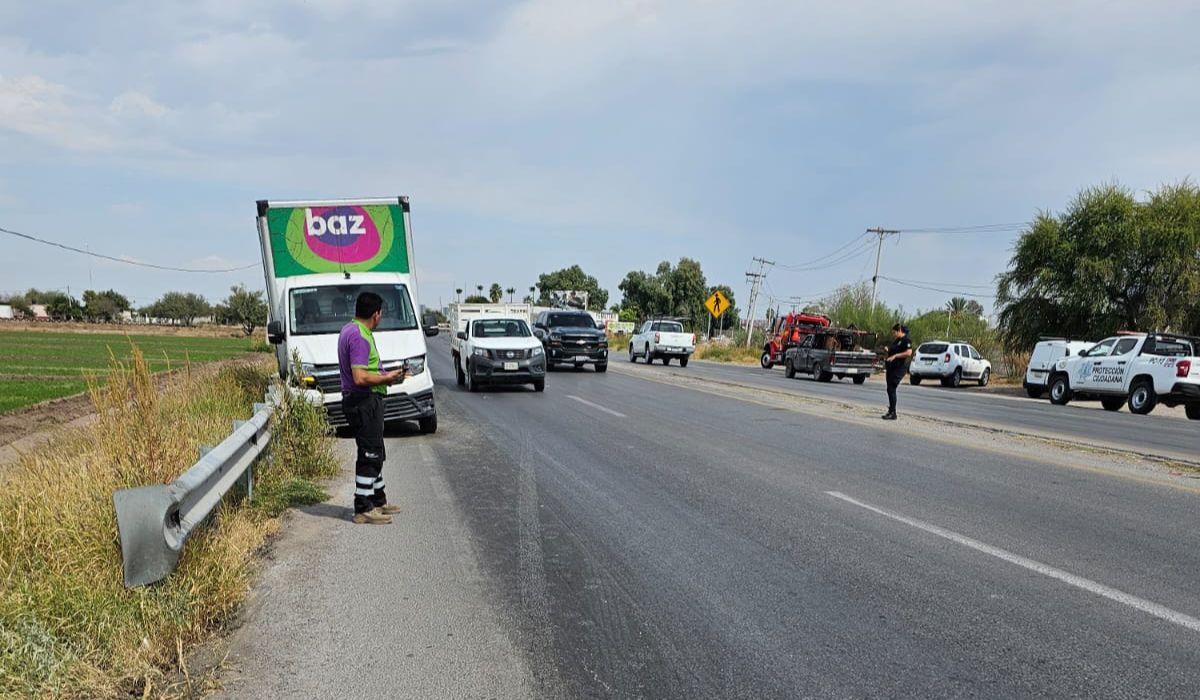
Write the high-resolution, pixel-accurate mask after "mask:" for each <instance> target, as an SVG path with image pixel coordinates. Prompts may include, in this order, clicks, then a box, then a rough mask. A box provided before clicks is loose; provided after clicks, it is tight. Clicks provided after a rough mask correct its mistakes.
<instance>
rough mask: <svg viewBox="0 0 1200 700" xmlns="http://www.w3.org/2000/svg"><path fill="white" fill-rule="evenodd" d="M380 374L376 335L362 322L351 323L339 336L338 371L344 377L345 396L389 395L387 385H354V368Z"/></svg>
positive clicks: (343, 388)
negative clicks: (369, 393)
mask: <svg viewBox="0 0 1200 700" xmlns="http://www.w3.org/2000/svg"><path fill="white" fill-rule="evenodd" d="M354 367H359V368H362V369H365V370H367V371H368V372H374V373H376V374H378V373H379V352H378V351H377V350H376V349H375V334H374V333H372V332H371V329H370V328H367V327H366V326H364V325H363V324H362V322H360V321H357V320H355V321H351V322H350V323H347V324H346V325H345V327H344V328H342V332H341V334H339V335H338V369H339V370H340V371H341V375H342V393H343V394H365V393H368V392H371V391H374V392H375V393H377V394H387V385H385V384H380V385H378V386H372V387H365V386H358V385H357V384H355V383H354V372H353V371H352V368H354Z"/></svg>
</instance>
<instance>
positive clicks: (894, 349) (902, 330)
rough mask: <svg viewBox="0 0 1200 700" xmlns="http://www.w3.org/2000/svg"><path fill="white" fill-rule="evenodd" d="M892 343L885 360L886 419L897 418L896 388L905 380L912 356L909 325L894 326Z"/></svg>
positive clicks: (884, 417)
mask: <svg viewBox="0 0 1200 700" xmlns="http://www.w3.org/2000/svg"><path fill="white" fill-rule="evenodd" d="M892 338H893V339H892V344H891V345H890V346H888V350H887V353H888V354H887V359H886V360H885V361H884V367H885V371H886V372H887V395H888V411H887V413H885V414H883V419H884V420H896V389H897V388H898V387H899V386H900V382H902V381H904V375H905V374H906V373H907V372H908V358H910V357H912V353H913V351H912V341H911V340H909V338H908V326H902V325H900V324H899V323H897V324H896V325H894V326H892Z"/></svg>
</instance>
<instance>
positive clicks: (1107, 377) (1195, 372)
mask: <svg viewBox="0 0 1200 700" xmlns="http://www.w3.org/2000/svg"><path fill="white" fill-rule="evenodd" d="M1198 354H1200V338H1191V337H1188V336H1180V335H1171V334H1165V333H1124V334H1121V335H1116V336H1113V337H1111V338H1105V339H1104V340H1102V341H1100V342H1099V343H1097V344H1096V345H1093V346H1092V347H1090V348H1088V349H1086V350H1080V351H1079V353H1078V354H1077V355H1076V356H1074V357H1066V358H1063V359H1060V360H1058V362H1056V363H1055V365H1054V369H1053V370H1052V371H1051V373H1050V382H1049V386H1050V401H1051V402H1052V403H1054V404H1057V405H1059V406H1062V405H1064V404H1066V403H1067V402H1069V401H1071V400H1072V399H1073V398H1079V397H1086V398H1098V399H1100V403H1101V404H1103V406H1104V408H1105V409H1106V410H1109V411H1119V410H1121V406H1122V405H1124V404H1126V403H1128V405H1129V410H1130V411H1132V412H1133V413H1137V414H1141V415H1145V414H1147V413H1149V412H1151V411H1153V410H1154V407H1155V406H1157V405H1158V404H1160V403H1161V404H1163V405H1164V406H1180V405H1182V406H1183V407H1184V408H1185V410H1186V411H1187V417H1188V418H1190V419H1192V420H1200V357H1197V355H1198Z"/></svg>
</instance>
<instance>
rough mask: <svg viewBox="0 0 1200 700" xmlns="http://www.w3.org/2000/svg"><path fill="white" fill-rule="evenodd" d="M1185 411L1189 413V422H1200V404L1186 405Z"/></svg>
mask: <svg viewBox="0 0 1200 700" xmlns="http://www.w3.org/2000/svg"><path fill="white" fill-rule="evenodd" d="M1183 410H1184V411H1185V412H1186V413H1187V417H1188V420H1200V403H1189V404H1185V405H1184V407H1183Z"/></svg>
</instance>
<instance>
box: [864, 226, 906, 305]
mask: <svg viewBox="0 0 1200 700" xmlns="http://www.w3.org/2000/svg"><path fill="white" fill-rule="evenodd" d="M867 233H874V234H877V235H878V236H879V247H877V248H876V249H875V275H874V276H873V277H872V278H871V311H872V312H874V311H875V292H876V290H877V289H878V288H879V256H880V254H882V253H883V239H884V238H885V237H886V236H890V235H893V234H897V233H900V231H898V230H896V229H894V228H881V227H879V226H876V227H875V228H869V229H867Z"/></svg>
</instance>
